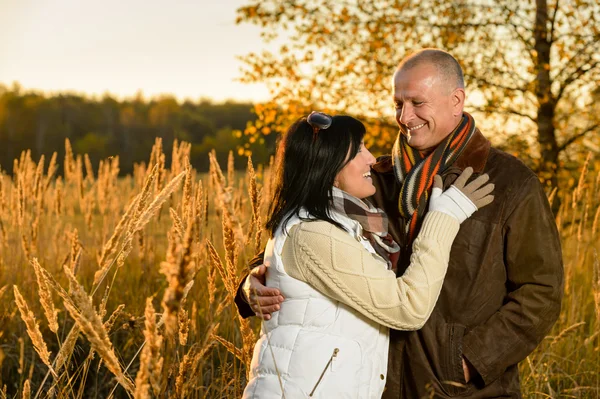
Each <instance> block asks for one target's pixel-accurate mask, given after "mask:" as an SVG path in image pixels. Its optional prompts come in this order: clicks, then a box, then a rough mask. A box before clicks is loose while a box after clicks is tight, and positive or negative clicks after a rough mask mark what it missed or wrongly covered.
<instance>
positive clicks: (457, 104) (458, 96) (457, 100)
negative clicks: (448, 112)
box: [450, 88, 465, 116]
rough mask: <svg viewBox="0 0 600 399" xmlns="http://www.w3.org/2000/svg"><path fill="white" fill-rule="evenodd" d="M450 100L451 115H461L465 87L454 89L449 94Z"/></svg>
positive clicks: (463, 105)
mask: <svg viewBox="0 0 600 399" xmlns="http://www.w3.org/2000/svg"><path fill="white" fill-rule="evenodd" d="M450 101H451V102H452V115H454V116H459V115H462V113H463V109H464V107H465V89H460V88H458V89H454V91H453V92H452V94H451V95H450Z"/></svg>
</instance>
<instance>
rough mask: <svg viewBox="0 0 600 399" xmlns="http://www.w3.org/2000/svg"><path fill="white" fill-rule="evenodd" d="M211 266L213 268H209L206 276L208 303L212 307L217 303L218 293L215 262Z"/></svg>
mask: <svg viewBox="0 0 600 399" xmlns="http://www.w3.org/2000/svg"><path fill="white" fill-rule="evenodd" d="M219 262H220V260H219ZM210 265H211V266H209V268H208V272H207V274H206V280H207V286H208V303H209V305H212V304H213V303H214V302H215V293H216V292H217V284H216V280H217V279H216V277H217V269H216V267H215V266H214V262H211V263H210Z"/></svg>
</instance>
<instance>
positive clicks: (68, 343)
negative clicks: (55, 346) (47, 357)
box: [54, 324, 81, 372]
mask: <svg viewBox="0 0 600 399" xmlns="http://www.w3.org/2000/svg"><path fill="white" fill-rule="evenodd" d="M80 332H81V329H80V328H79V326H78V325H77V324H75V325H74V326H73V328H71V331H69V334H68V335H67V338H66V339H65V341H64V342H63V343H62V345H61V347H60V350H59V351H58V353H57V354H56V358H55V359H54V368H55V369H56V371H57V372H58V371H60V369H61V368H62V367H63V366H64V365H66V364H67V360H68V359H69V358H70V357H71V355H72V354H73V350H75V344H76V343H77V338H79V333H80Z"/></svg>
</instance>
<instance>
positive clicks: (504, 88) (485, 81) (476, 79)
mask: <svg viewBox="0 0 600 399" xmlns="http://www.w3.org/2000/svg"><path fill="white" fill-rule="evenodd" d="M465 76H467V77H469V78H471V79H473V80H474V81H476V82H479V83H484V84H487V85H490V86H492V87H496V88H498V89H502V90H510V91H518V92H521V93H527V89H525V88H522V87H516V86H512V87H511V86H506V85H502V84H499V83H494V82H491V81H489V80H487V79H485V78H482V77H480V76H475V75H469V74H466V75H465Z"/></svg>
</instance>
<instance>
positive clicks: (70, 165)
mask: <svg viewBox="0 0 600 399" xmlns="http://www.w3.org/2000/svg"><path fill="white" fill-rule="evenodd" d="M74 170H75V159H74V158H73V148H72V147H71V142H70V141H69V139H68V138H66V139H65V164H64V176H65V182H66V183H68V182H70V181H71V180H72V178H73V177H72V176H73V173H74Z"/></svg>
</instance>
